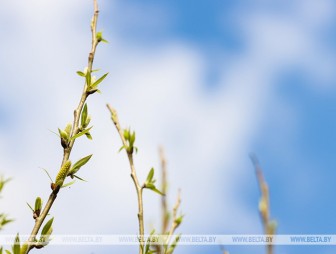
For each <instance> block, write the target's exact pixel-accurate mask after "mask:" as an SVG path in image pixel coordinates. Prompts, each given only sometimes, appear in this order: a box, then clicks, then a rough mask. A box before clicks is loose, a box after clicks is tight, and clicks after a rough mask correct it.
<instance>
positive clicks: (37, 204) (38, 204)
mask: <svg viewBox="0 0 336 254" xmlns="http://www.w3.org/2000/svg"><path fill="white" fill-rule="evenodd" d="M41 208H42V199H41V198H40V197H37V198H36V200H35V211H38V210H41Z"/></svg>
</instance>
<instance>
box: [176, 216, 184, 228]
mask: <svg viewBox="0 0 336 254" xmlns="http://www.w3.org/2000/svg"><path fill="white" fill-rule="evenodd" d="M183 217H184V215H181V216H180V217H178V218H176V219H175V221H174V222H175V223H176V227H178V226H180V224H181V223H182V220H183Z"/></svg>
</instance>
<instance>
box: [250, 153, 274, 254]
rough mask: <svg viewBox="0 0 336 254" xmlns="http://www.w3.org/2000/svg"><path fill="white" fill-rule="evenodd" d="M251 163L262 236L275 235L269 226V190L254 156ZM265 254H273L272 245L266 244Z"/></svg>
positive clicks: (272, 226)
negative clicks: (256, 183)
mask: <svg viewBox="0 0 336 254" xmlns="http://www.w3.org/2000/svg"><path fill="white" fill-rule="evenodd" d="M251 160H252V163H253V164H254V167H255V174H256V177H257V181H258V185H259V188H260V194H261V197H260V203H259V213H260V217H261V221H262V224H263V227H264V234H266V235H273V234H275V228H274V225H272V224H271V220H270V217H271V215H270V213H271V212H270V210H271V208H270V201H269V189H268V184H267V182H266V181H265V178H264V176H263V172H262V169H261V167H260V165H259V162H258V159H257V157H256V156H255V155H251ZM266 250H267V254H272V253H273V245H272V243H270V244H268V245H267V246H266Z"/></svg>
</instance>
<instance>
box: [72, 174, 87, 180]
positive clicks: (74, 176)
mask: <svg viewBox="0 0 336 254" xmlns="http://www.w3.org/2000/svg"><path fill="white" fill-rule="evenodd" d="M73 176H74V177H76V178H77V179H78V180H81V181H83V182H87V181H86V180H84V179H83V178H80V177H79V176H76V175H73Z"/></svg>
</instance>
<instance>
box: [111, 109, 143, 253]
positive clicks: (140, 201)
mask: <svg viewBox="0 0 336 254" xmlns="http://www.w3.org/2000/svg"><path fill="white" fill-rule="evenodd" d="M106 106H107V108H108V110H109V111H110V113H111V117H112V121H113V123H114V125H115V127H116V129H117V131H118V133H119V136H120V139H121V141H122V144H123V146H124V147H127V142H126V140H125V138H124V133H123V130H122V128H121V127H120V123H119V118H118V114H117V111H116V110H115V109H114V108H112V107H111V106H110V105H109V104H107V105H106ZM125 151H126V154H127V158H128V161H129V164H130V168H131V177H132V180H133V182H134V186H135V189H136V192H137V197H138V221H139V238H140V239H139V240H140V247H139V254H143V250H144V239H143V238H144V234H145V229H144V215H143V198H142V190H143V186H141V185H140V184H139V180H138V177H137V175H136V170H135V166H134V161H133V153H132V152H128V151H127V149H125Z"/></svg>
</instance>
